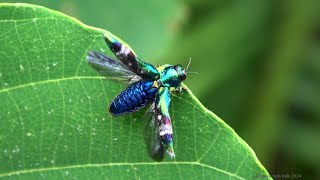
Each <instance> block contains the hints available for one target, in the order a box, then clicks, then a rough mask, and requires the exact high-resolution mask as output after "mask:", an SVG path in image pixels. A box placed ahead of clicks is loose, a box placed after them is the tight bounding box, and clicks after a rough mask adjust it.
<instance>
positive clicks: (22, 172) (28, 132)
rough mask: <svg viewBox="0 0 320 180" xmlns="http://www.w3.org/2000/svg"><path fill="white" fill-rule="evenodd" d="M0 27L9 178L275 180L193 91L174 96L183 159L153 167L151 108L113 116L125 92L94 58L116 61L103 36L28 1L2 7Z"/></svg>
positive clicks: (0, 90) (0, 132)
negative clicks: (147, 113)
mask: <svg viewBox="0 0 320 180" xmlns="http://www.w3.org/2000/svg"><path fill="white" fill-rule="evenodd" d="M0 27H1V28H0V54H1V61H0V65H1V66H0V102H1V105H0V108H1V111H0V113H1V114H0V122H1V126H0V177H3V178H4V177H12V178H39V177H42V178H46V177H47V178H53V177H55V178H71V177H73V178H92V177H98V178H99V177H100V178H110V177H112V178H152V179H153V178H159V179H160V178H216V179H252V178H256V177H258V176H259V177H260V176H261V177H267V176H268V173H267V171H266V170H265V169H264V167H263V166H262V165H261V164H260V162H259V161H258V159H257V158H256V156H255V154H254V152H253V151H252V149H251V148H250V147H249V146H248V145H247V144H246V143H245V142H244V141H243V140H242V139H241V138H240V137H239V136H238V135H237V134H236V133H235V132H234V131H233V130H232V129H231V128H230V127H229V126H228V125H226V124H225V123H224V122H223V121H222V120H221V119H219V118H218V117H217V116H216V115H214V114H213V113H211V112H210V111H208V110H207V109H205V108H204V107H203V106H202V105H201V103H200V102H199V101H198V100H197V99H196V98H195V97H194V96H193V95H192V94H191V93H182V94H175V95H173V102H172V105H171V111H170V112H171V116H172V119H173V121H174V142H175V149H176V156H177V157H176V158H175V159H169V158H166V159H165V160H164V162H160V163H156V162H153V161H152V160H151V159H150V158H149V157H148V155H147V154H148V153H147V150H146V144H145V142H144V138H143V124H144V122H143V121H144V119H142V118H141V117H142V112H140V113H136V114H134V115H128V116H123V117H118V118H113V117H111V116H110V114H109V113H108V111H107V106H108V103H110V101H111V100H112V98H114V97H115V96H116V94H117V93H119V92H120V91H121V90H122V89H123V88H124V86H122V85H121V84H119V83H116V82H113V81H111V80H108V79H105V78H103V77H101V76H100V75H98V74H97V72H95V70H94V69H92V68H91V67H90V66H89V65H88V64H87V62H86V60H85V57H86V54H87V53H88V51H90V50H98V51H102V52H104V53H105V54H109V55H112V54H111V52H110V50H109V49H108V48H107V47H106V45H105V43H104V42H103V39H102V37H101V34H102V32H103V30H100V29H96V28H92V27H88V26H86V25H83V24H81V23H80V22H79V21H77V20H75V19H73V18H70V17H67V16H65V15H63V14H61V13H58V12H55V11H52V10H49V9H46V8H43V7H38V6H32V5H26V4H1V5H0ZM168 63H169V62H168Z"/></svg>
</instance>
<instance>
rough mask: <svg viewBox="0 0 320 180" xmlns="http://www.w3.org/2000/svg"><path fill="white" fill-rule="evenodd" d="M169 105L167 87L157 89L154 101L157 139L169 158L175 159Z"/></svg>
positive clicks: (169, 97) (169, 98)
mask: <svg viewBox="0 0 320 180" xmlns="http://www.w3.org/2000/svg"><path fill="white" fill-rule="evenodd" d="M170 103H171V93H170V90H169V88H168V87H161V88H159V90H158V92H157V94H156V100H155V108H154V110H155V112H154V116H155V119H156V120H157V125H158V129H159V137H160V140H161V143H162V146H163V147H164V149H165V150H166V152H167V153H168V155H169V157H170V158H173V157H175V154H174V150H173V137H172V134H173V131H172V123H171V118H170V115H169V108H170Z"/></svg>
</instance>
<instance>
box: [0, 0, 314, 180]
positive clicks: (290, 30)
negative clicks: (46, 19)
mask: <svg viewBox="0 0 320 180" xmlns="http://www.w3.org/2000/svg"><path fill="white" fill-rule="evenodd" d="M0 2H24V3H32V4H38V5H42V6H45V7H48V8H51V9H54V10H58V11H61V12H63V13H65V14H67V15H70V16H73V17H75V18H77V19H79V20H80V21H82V22H83V23H85V24H87V25H91V26H95V27H99V28H103V29H107V30H109V31H111V32H112V33H113V34H115V35H117V36H118V37H120V38H121V39H123V40H124V41H126V42H127V43H128V44H130V46H131V47H133V49H134V50H135V51H136V53H137V54H138V55H139V56H140V57H141V58H142V59H144V60H146V61H148V62H151V63H153V64H165V63H170V64H176V63H180V64H182V65H186V64H187V62H188V60H189V58H192V64H191V66H190V68H189V71H195V72H198V75H193V74H190V75H189V76H188V79H187V81H186V84H187V85H188V87H189V88H190V89H191V90H192V91H193V93H194V94H195V95H196V96H197V97H198V98H199V99H200V101H201V102H202V103H203V104H204V105H205V106H206V107H207V108H208V109H210V110H211V111H213V112H214V113H215V114H217V115H218V116H219V117H221V118H222V119H223V120H224V121H226V122H227V123H228V124H229V125H230V126H231V127H232V128H233V129H234V130H235V131H236V132H237V133H238V134H239V135H240V137H242V138H243V139H244V140H245V141H246V142H247V143H248V144H249V145H250V146H251V147H252V148H253V150H254V151H255V153H256V154H257V156H258V158H259V160H260V161H261V162H262V164H263V165H264V166H265V167H266V168H267V169H268V171H269V173H270V174H271V175H275V176H274V177H275V178H276V175H278V174H279V175H286V174H288V175H293V174H297V175H301V177H302V178H303V179H319V178H320V122H319V119H320V21H319V20H320V1H319V0H309V1H302V0H300V1H298V0H291V1H289V0H287V1H277V0H259V1H254V0H252V1H223V0H161V1H160V0H158V1H157V0H140V1H136V2H133V1H129V0H127V1H125V0H92V1H85V0H82V1H80V0H77V1H76V0H64V1H40V0H39V1H35V0H26V1H3V0H0ZM217 156H218V155H217Z"/></svg>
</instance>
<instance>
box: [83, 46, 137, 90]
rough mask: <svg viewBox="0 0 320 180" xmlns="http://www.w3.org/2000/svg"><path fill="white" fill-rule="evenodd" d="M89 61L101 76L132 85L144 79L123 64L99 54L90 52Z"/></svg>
mask: <svg viewBox="0 0 320 180" xmlns="http://www.w3.org/2000/svg"><path fill="white" fill-rule="evenodd" d="M87 61H88V62H89V64H90V65H91V66H92V67H93V68H95V69H96V70H97V71H98V72H99V73H100V74H102V75H103V76H105V77H108V78H111V79H114V80H118V81H121V82H124V83H129V84H132V83H134V82H137V81H140V80H141V79H142V78H141V77H140V76H138V75H137V74H136V73H134V72H132V71H131V70H130V69H128V68H127V67H126V66H125V65H123V64H122V63H121V62H118V61H115V60H113V59H112V58H110V57H108V56H106V55H104V54H102V53H99V52H95V51H90V52H89V53H88V55H87Z"/></svg>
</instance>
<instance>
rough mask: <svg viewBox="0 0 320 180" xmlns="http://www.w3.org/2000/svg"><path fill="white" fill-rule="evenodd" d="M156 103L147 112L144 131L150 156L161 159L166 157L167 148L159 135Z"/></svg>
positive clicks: (156, 159) (157, 159)
mask: <svg viewBox="0 0 320 180" xmlns="http://www.w3.org/2000/svg"><path fill="white" fill-rule="evenodd" d="M154 108H155V103H152V105H151V106H150V108H149V109H148V110H147V111H146V112H145V114H144V117H143V119H144V120H145V121H146V123H145V128H144V133H145V140H146V142H147V147H148V153H149V156H150V157H151V158H152V159H153V160H155V161H161V160H162V159H163V157H164V152H165V149H164V147H163V145H162V143H161V140H160V136H159V126H158V122H157V120H156V118H155V114H154V113H155V109H154Z"/></svg>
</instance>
